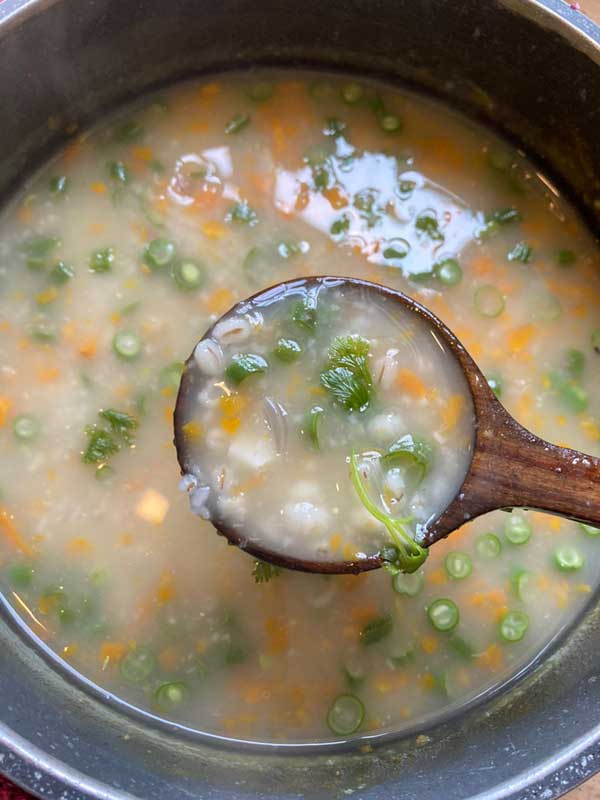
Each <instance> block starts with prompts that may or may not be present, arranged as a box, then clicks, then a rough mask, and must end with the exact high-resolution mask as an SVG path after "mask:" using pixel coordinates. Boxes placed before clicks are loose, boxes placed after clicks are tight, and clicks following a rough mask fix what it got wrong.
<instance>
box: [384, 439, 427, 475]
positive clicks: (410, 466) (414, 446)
mask: <svg viewBox="0 0 600 800" xmlns="http://www.w3.org/2000/svg"><path fill="white" fill-rule="evenodd" d="M431 458H432V450H431V445H430V444H429V442H426V441H425V440H424V439H420V438H418V437H415V436H413V435H412V434H410V433H407V434H406V435H405V436H403V437H402V438H401V439H399V440H398V441H397V442H394V444H393V445H391V446H390V448H389V450H388V452H387V453H385V455H383V456H382V457H381V466H382V467H383V469H385V470H390V469H394V468H401V469H403V470H404V472H405V473H406V476H405V477H406V478H407V479H410V480H411V482H412V483H414V484H415V485H416V486H418V485H419V484H420V483H421V482H422V480H423V478H424V477H425V475H426V474H427V472H428V470H429V466H430V464H431Z"/></svg>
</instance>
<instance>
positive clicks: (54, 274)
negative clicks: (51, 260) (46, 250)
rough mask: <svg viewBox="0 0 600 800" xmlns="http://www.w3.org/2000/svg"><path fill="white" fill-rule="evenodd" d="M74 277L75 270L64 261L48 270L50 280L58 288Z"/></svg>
mask: <svg viewBox="0 0 600 800" xmlns="http://www.w3.org/2000/svg"><path fill="white" fill-rule="evenodd" d="M74 276H75V270H74V269H73V267H70V266H69V265H68V264H65V262H64V261H58V262H57V263H56V264H55V265H54V266H53V267H52V269H51V270H50V280H51V281H52V283H56V284H57V285H58V286H62V285H63V284H65V283H68V281H70V280H71V278H73V277H74Z"/></svg>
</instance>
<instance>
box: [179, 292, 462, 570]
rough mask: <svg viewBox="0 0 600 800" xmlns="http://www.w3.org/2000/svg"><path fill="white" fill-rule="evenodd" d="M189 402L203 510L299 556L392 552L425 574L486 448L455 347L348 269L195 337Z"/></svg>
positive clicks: (184, 429)
mask: <svg viewBox="0 0 600 800" xmlns="http://www.w3.org/2000/svg"><path fill="white" fill-rule="evenodd" d="M317 401H318V402H317ZM179 403H180V407H181V413H179V412H178V413H176V417H175V420H176V421H175V426H176V436H177V437H178V452H179V459H180V461H181V462H182V465H183V469H184V470H186V471H187V474H186V475H185V476H184V479H183V486H184V487H185V488H187V489H188V491H189V492H190V502H191V506H192V510H194V511H195V512H196V513H197V514H199V515H200V516H202V517H204V518H205V519H210V520H211V521H212V522H215V523H216V524H217V525H218V526H223V527H225V528H227V529H229V531H234V532H235V536H236V538H237V539H238V540H239V541H240V542H241V546H242V547H248V548H250V549H252V548H256V547H258V548H265V547H266V548H267V550H269V551H270V552H275V553H277V554H278V555H280V556H283V558H284V559H285V558H286V557H288V558H289V557H293V558H300V559H303V560H305V561H318V562H329V563H336V562H340V561H343V562H352V563H360V562H361V561H362V562H364V561H365V560H367V559H368V558H369V557H374V556H378V555H379V554H381V553H383V554H384V556H385V557H386V560H388V561H395V562H397V566H398V568H400V569H405V570H406V571H408V572H413V571H415V570H416V569H417V568H418V567H419V566H421V564H422V563H423V561H424V560H425V558H426V556H427V553H426V551H421V552H419V548H418V547H415V539H418V535H419V532H420V529H422V528H423V527H424V526H425V525H426V524H427V523H428V522H429V521H430V520H431V519H434V518H435V517H437V516H439V514H440V513H441V512H442V511H443V510H444V509H445V508H446V506H447V505H449V503H450V502H451V500H452V499H453V498H454V497H455V495H456V494H457V493H458V491H459V488H460V486H461V484H462V482H463V480H464V478H465V476H466V474H467V470H468V468H469V464H470V461H471V456H472V444H473V435H474V412H473V405H472V401H471V396H470V393H469V387H468V384H467V382H466V379H465V377H464V375H463V374H462V372H461V369H460V366H459V365H458V363H457V362H456V360H455V358H454V356H453V354H452V353H450V352H447V350H446V349H444V347H443V345H442V344H441V342H440V341H439V338H438V337H437V336H436V333H435V331H434V330H433V329H432V326H431V324H430V323H429V322H427V321H426V320H425V319H422V318H421V317H420V316H418V315H417V314H416V313H414V312H413V311H411V310H410V309H408V308H407V307H406V306H404V305H402V304H401V303H399V302H398V301H397V300H395V299H394V297H393V295H390V294H383V293H381V292H379V293H376V292H373V291H372V290H369V288H368V287H367V286H365V285H361V284H353V283H350V282H348V281H341V280H335V279H316V280H313V281H296V282H295V283H291V284H284V286H283V287H281V288H280V289H279V290H276V291H273V290H272V289H271V290H267V291H266V292H264V293H263V294H259V295H257V296H255V297H254V298H253V299H252V300H250V301H248V302H247V303H243V304H242V305H241V306H238V307H236V308H235V309H233V310H232V312H231V313H229V314H227V315H225V316H224V317H223V318H222V319H221V320H219V322H217V324H216V325H214V326H213V328H212V330H211V331H210V335H208V336H207V337H205V338H204V339H203V340H202V341H201V342H199V343H198V345H197V346H196V348H195V349H194V353H193V357H192V358H190V359H189V361H188V363H187V366H186V371H185V376H184V379H183V383H182V394H181V397H180V400H179ZM232 406H235V407H236V409H237V410H238V414H239V419H240V422H239V424H238V423H235V424H233V425H232V424H231V423H230V422H229V421H228V416H229V411H230V409H231V407H232ZM390 548H391V552H390ZM259 554H260V553H259Z"/></svg>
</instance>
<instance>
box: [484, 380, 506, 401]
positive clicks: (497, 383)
mask: <svg viewBox="0 0 600 800" xmlns="http://www.w3.org/2000/svg"><path fill="white" fill-rule="evenodd" d="M487 382H488V386H489V387H490V389H491V390H492V392H493V393H494V394H495V395H496V397H497V398H498V400H499V399H500V398H501V397H502V389H503V388H504V385H503V381H502V378H501V377H500V376H499V375H490V377H489V378H488V379H487Z"/></svg>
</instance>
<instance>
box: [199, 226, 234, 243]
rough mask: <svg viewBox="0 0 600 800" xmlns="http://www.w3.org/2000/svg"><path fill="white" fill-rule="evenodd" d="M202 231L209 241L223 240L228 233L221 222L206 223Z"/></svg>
mask: <svg viewBox="0 0 600 800" xmlns="http://www.w3.org/2000/svg"><path fill="white" fill-rule="evenodd" d="M200 229H201V231H202V233H203V234H204V235H205V236H206V237H207V238H208V239H222V238H223V236H225V235H226V234H227V232H228V231H227V228H226V227H225V225H222V224H221V223H220V222H205V223H204V224H203V225H201V227H200Z"/></svg>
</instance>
